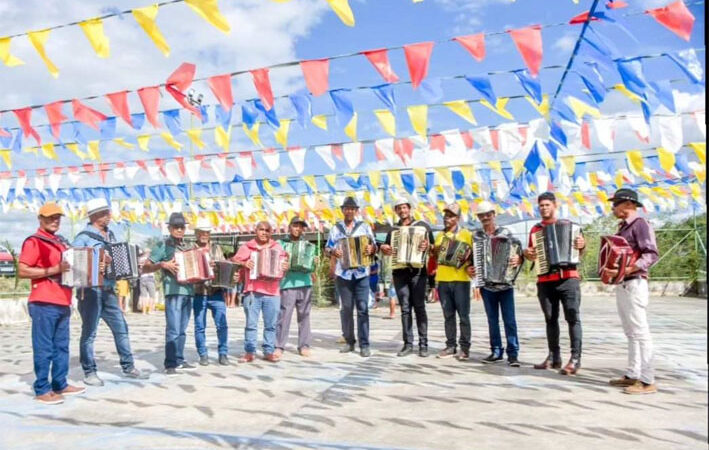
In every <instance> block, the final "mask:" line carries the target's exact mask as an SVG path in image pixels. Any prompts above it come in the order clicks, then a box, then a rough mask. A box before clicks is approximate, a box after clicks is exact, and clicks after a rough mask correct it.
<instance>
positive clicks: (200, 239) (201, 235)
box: [195, 230, 210, 246]
mask: <svg viewBox="0 0 709 450" xmlns="http://www.w3.org/2000/svg"><path fill="white" fill-rule="evenodd" d="M209 235H210V233H209V231H204V230H197V231H195V237H196V238H197V244H199V245H200V246H205V245H207V244H209Z"/></svg>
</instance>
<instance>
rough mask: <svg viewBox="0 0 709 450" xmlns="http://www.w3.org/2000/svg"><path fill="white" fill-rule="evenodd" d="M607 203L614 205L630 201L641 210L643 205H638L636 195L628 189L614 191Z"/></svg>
mask: <svg viewBox="0 0 709 450" xmlns="http://www.w3.org/2000/svg"><path fill="white" fill-rule="evenodd" d="M608 201H609V202H614V203H615V202H622V201H631V202H633V203H635V204H636V205H638V206H639V207H641V208H643V204H642V203H640V201H639V200H638V193H637V192H635V191H634V190H632V189H628V188H622V189H618V190H617V191H615V194H613V197H611V198H609V199H608Z"/></svg>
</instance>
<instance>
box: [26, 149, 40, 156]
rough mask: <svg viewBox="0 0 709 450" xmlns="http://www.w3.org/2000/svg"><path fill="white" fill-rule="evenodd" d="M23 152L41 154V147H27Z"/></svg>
mask: <svg viewBox="0 0 709 450" xmlns="http://www.w3.org/2000/svg"><path fill="white" fill-rule="evenodd" d="M22 153H34V155H35V156H39V147H25V148H23V149H22Z"/></svg>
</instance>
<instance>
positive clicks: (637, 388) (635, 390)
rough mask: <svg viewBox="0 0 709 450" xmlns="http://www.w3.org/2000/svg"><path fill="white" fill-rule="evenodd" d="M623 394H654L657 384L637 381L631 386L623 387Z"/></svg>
mask: <svg viewBox="0 0 709 450" xmlns="http://www.w3.org/2000/svg"><path fill="white" fill-rule="evenodd" d="M623 393H624V394H630V395H640V394H656V393H657V386H656V385H655V383H653V384H645V383H643V382H642V381H638V382H637V383H635V384H634V385H632V386H628V387H626V388H625V389H623Z"/></svg>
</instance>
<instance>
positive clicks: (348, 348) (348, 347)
mask: <svg viewBox="0 0 709 450" xmlns="http://www.w3.org/2000/svg"><path fill="white" fill-rule="evenodd" d="M353 351H355V348H354V344H345V345H343V346H342V347H340V353H350V352H353Z"/></svg>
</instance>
